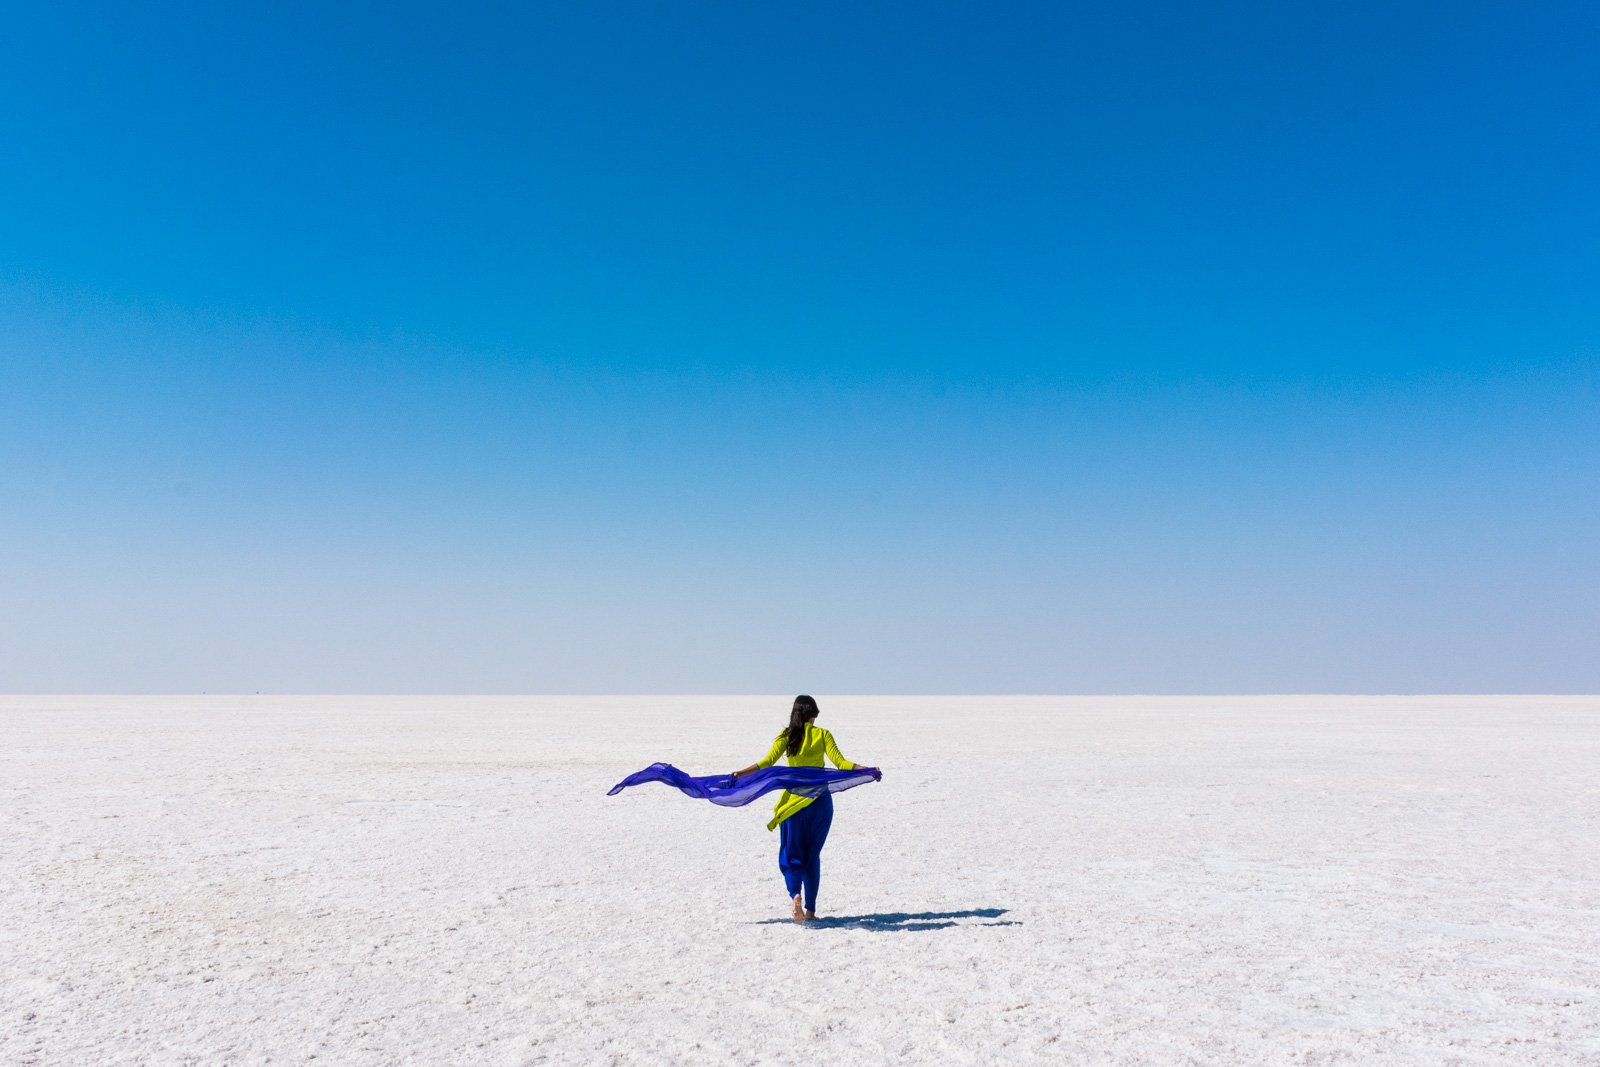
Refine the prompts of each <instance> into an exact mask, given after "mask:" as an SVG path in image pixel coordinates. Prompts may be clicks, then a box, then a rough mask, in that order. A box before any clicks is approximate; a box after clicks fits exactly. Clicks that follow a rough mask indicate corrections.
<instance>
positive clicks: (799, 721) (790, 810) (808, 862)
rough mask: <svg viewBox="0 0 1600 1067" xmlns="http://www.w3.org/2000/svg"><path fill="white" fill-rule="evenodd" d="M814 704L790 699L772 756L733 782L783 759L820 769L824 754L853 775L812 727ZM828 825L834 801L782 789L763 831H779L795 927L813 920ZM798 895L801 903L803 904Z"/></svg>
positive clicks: (738, 774)
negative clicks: (782, 756)
mask: <svg viewBox="0 0 1600 1067" xmlns="http://www.w3.org/2000/svg"><path fill="white" fill-rule="evenodd" d="M818 710H819V709H818V708H817V702H816V701H815V700H813V699H811V698H810V697H808V696H804V695H801V696H797V697H795V698H794V708H793V710H791V711H790V712H789V725H788V726H787V727H785V728H784V730H783V731H782V732H781V733H779V734H778V737H777V740H775V741H773V742H772V751H771V752H768V753H767V755H766V758H764V759H763V760H761V761H760V762H759V763H752V764H751V765H750V766H748V767H746V768H744V769H743V770H741V771H734V772H733V775H732V777H733V779H734V780H735V781H737V780H738V779H739V778H740V777H742V776H743V775H746V774H754V773H755V772H756V771H759V770H765V769H766V768H768V767H770V766H772V765H773V764H774V763H776V762H777V761H778V757H779V756H780V755H787V756H788V758H789V766H791V767H821V766H822V765H823V764H822V757H823V756H824V755H826V756H827V757H828V759H830V760H832V761H833V765H834V766H835V767H838V768H839V769H840V770H842V771H852V770H855V769H856V767H858V766H859V764H855V763H851V762H850V761H849V760H847V759H845V758H844V757H843V756H841V755H840V754H839V746H838V745H836V744H834V741H833V735H832V734H831V733H829V732H828V731H826V730H824V729H822V728H821V727H820V726H816V725H814V723H815V721H816V718H817V712H818ZM832 823H833V796H832V795H831V794H829V793H823V794H822V795H821V796H820V797H816V798H812V797H802V796H795V795H794V794H793V793H790V792H789V791H788V790H787V789H785V790H784V791H783V792H782V793H781V794H779V796H778V804H777V807H775V808H774V809H773V815H772V821H771V822H769V823H767V829H768V830H770V829H772V828H773V827H774V826H776V827H778V829H779V834H778V869H779V870H781V871H782V872H783V880H784V884H785V885H787V886H788V887H789V898H790V900H789V903H790V904H791V905H792V913H793V915H794V921H795V922H805V921H806V920H808V919H815V918H816V917H817V882H818V880H819V879H820V878H821V876H822V844H823V842H824V841H826V840H828V827H829V826H830V825H831V824H832ZM802 894H803V899H802Z"/></svg>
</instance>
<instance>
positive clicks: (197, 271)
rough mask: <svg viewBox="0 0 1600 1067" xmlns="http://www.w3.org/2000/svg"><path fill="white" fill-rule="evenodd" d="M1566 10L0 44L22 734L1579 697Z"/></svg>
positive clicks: (675, 8) (827, 19)
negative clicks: (286, 718)
mask: <svg viewBox="0 0 1600 1067" xmlns="http://www.w3.org/2000/svg"><path fill="white" fill-rule="evenodd" d="M1596 40H1600V8H1596V7H1595V6H1594V5H1592V4H1578V3H1572V4H1563V3H1551V4H1536V5H1515V4H1510V3H1503V4H1498V3H1497V4H1482V3H1451V4H1444V3H1437V4H1417V3H1399V4H1395V3H1386V4H1376V3H1356V4H1351V3H1343V4H1333V3H1295V4H1283V3H1270V4H1268V3H1240V4H1232V5H1223V6H1221V7H1219V6H1218V5H1207V4H1199V3H1141V2H1132V3H1117V4H1109V3H1105V4H1096V5H1084V4H1046V3H1042V2H1027V3H1000V4H994V3H990V4H934V5H926V4H923V5H912V4H878V3H865V4H862V3H856V4H850V5H843V4H805V5H802V4H795V3H742V4H720V3H703V4H685V3H642V4H640V3H613V4H593V3H584V4H579V3H566V2H563V3H538V4H465V5H427V4H383V5H378V4H338V3H335V4H319V5H311V4H293V3H281V2H280V3H272V4H258V3H241V4H230V5H214V4H206V5H202V4H198V3H171V4H154V3H145V4H133V5H110V4H83V3H72V2H66V3H53V4H48V5H47V4H42V3H34V2H25V3H20V4H13V5H8V6H7V7H6V9H5V10H4V11H3V12H0V608H3V610H0V691H20V692H33V691H55V692H62V691H67V692H190V691H211V692H217V691H235V692H238V691H244V692H255V691H258V690H259V691H266V692H548V693H561V692H595V693H618V692H764V693H770V692H796V691H802V690H804V691H812V692H817V693H821V694H826V693H838V692H856V693H889V692H896V693H900V692H903V693H926V692H954V693H963V692H968V693H971V692H991V693H1019V692H1063V693H1096V692H1102V693H1103V692H1143V693H1184V692H1196V693H1206V692H1212V693H1214V692H1241V693H1243V692H1596V691H1600V655H1596V649H1597V648H1600V196H1597V195H1596V190H1597V189H1600V64H1597V63H1595V62H1594V51H1593V50H1594V42H1595V41H1596Z"/></svg>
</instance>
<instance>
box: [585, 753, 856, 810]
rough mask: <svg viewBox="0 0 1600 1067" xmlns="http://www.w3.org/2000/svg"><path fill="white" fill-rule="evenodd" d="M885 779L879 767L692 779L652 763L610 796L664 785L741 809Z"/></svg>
mask: <svg viewBox="0 0 1600 1067" xmlns="http://www.w3.org/2000/svg"><path fill="white" fill-rule="evenodd" d="M882 778H883V772H882V771H880V770H878V768H876V767H856V768H855V769H854V770H848V771H830V770H826V769H825V768H822V767H768V768H767V769H766V770H764V771H756V772H755V773H754V774H747V775H745V776H744V777H743V778H734V777H733V775H731V774H713V775H709V776H708V777H705V778H691V777H689V775H687V774H684V773H683V772H682V771H680V770H678V768H676V767H674V766H673V765H672V764H670V763H652V764H650V766H648V767H646V768H645V769H644V770H642V771H639V772H637V773H635V774H630V775H628V777H626V778H624V779H623V780H622V781H620V782H618V783H617V784H616V785H614V786H612V787H611V792H609V793H607V794H606V796H608V797H614V796H616V795H617V794H618V793H620V792H622V791H623V790H624V789H626V788H628V787H629V786H630V785H643V784H644V783H646V782H660V783H662V784H663V785H670V786H672V787H674V788H676V789H677V790H678V791H679V792H681V793H683V795H684V796H690V797H694V798H695V799H696V800H709V801H711V803H713V804H721V805H722V806H723V807H725V808H739V807H743V806H744V805H746V804H748V803H750V802H751V801H752V800H755V799H756V798H757V797H760V796H764V795H765V794H767V793H770V792H772V791H773V790H774V789H787V790H788V791H789V792H791V793H793V794H794V795H795V796H800V797H820V796H822V795H823V794H824V793H840V792H843V791H844V790H846V789H854V788H855V787H856V786H858V785H865V784H867V783H868V782H876V781H879V780H880V779H882Z"/></svg>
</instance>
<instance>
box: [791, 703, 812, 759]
mask: <svg viewBox="0 0 1600 1067" xmlns="http://www.w3.org/2000/svg"><path fill="white" fill-rule="evenodd" d="M816 717H817V702H816V701H815V700H812V699H811V698H810V697H808V696H806V695H805V694H804V693H802V694H800V695H799V696H797V697H795V698H794V710H793V711H791V712H789V728H788V729H787V730H785V731H783V732H784V733H785V734H786V735H788V738H789V744H788V746H787V747H788V750H789V755H791V756H792V755H794V754H795V753H796V752H799V751H800V742H802V741H804V740H805V739H806V723H808V722H810V721H811V720H812V719H815V718H816Z"/></svg>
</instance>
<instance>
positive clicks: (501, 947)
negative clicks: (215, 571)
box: [0, 697, 1600, 1067]
mask: <svg viewBox="0 0 1600 1067" xmlns="http://www.w3.org/2000/svg"><path fill="white" fill-rule="evenodd" d="M786 704H787V700H786V699H785V698H782V697H750V698H729V697H709V698H683V697H670V698H638V697H630V698H548V697H547V698H432V697H430V698H308V697H300V698H278V697H271V698H269V697H251V698H238V697H232V698H223V697H208V698H200V697H183V698H159V697H149V698H106V697H94V698H66V697H50V698H45V697H10V698H0V730H3V733H0V790H3V792H0V797H3V811H0V815H3V822H0V854H3V862H0V880H3V884H0V892H3V899H4V914H3V920H0V1062H3V1063H5V1064H17V1065H21V1064H41V1065H43V1064H51V1065H56V1064H134V1063H137V1064H224V1063H228V1064H234V1063H236V1064H254V1063H309V1062H311V1061H313V1060H315V1061H317V1062H322V1063H333V1064H384V1065H387V1064H423V1065H443V1064H528V1063H550V1064H691V1063H692V1064H696V1065H715V1064H757V1063H777V1064H802V1063H804V1064H828V1065H843V1064H878V1063H983V1064H992V1063H1000V1064H1032V1063H1040V1064H1078V1063H1081V1064H1096V1065H1101V1064H1139V1065H1152V1064H1153V1065H1161V1064H1219V1065H1223V1064H1226V1065H1236V1064H1329V1063H1351V1064H1539V1065H1542V1067H1553V1065H1562V1064H1600V990H1597V984H1600V848H1597V846H1600V820H1597V811H1600V700H1596V699H1595V698H1560V697H1544V698H1461V697H1435V698H1348V697H1340V698H1329V697H1273V698H1265V697H1252V698H1204V699H1200V698H1185V699H1174V698H1160V699H1152V698H1116V699H1107V698H1099V699H1085V698H1078V699H1062V698H1034V697H1028V698H1020V697H1019V698H1013V697H1006V698H940V699H928V698H892V699H888V698H844V697H838V698H826V697H825V698H823V700H822V707H823V718H822V720H821V722H822V724H823V725H825V726H828V727H830V728H831V729H832V730H833V731H834V733H835V734H836V735H837V737H838V738H839V742H840V745H841V747H842V748H843V750H844V752H845V755H846V756H848V757H850V758H852V759H856V760H860V761H862V762H867V763H875V764H878V765H880V766H882V767H883V770H884V778H883V782H882V783H881V784H878V785H871V786H865V787H862V788H860V789H856V790H853V791H851V792H849V793H845V794H841V795H840V796H839V797H837V798H835V800H836V815H835V818H834V823H833V832H832V836H831V838H830V839H829V842H828V847H827V851H826V852H825V853H824V862H823V877H824V881H823V888H822V898H821V904H820V910H821V912H822V914H823V915H824V916H825V917H826V919H825V921H824V922H823V923H821V924H819V925H818V926H817V927H816V928H813V929H801V928H797V927H796V926H795V925H794V924H792V923H789V922H785V921H775V920H779V919H780V917H781V916H782V915H783V914H784V913H785V909H786V903H787V902H786V900H785V897H784V894H783V890H782V886H781V882H780V879H779V875H778V872H777V870H776V864H775V853H776V848H777V836H776V835H775V834H770V833H768V832H767V831H766V829H765V828H764V825H763V824H764V822H765V820H766V819H767V818H768V810H769V805H767V804H764V803H763V804H756V805H752V806H751V807H749V808H743V809H737V810H727V809H722V808H717V807H714V806H712V805H710V804H705V803H700V802H696V801H691V800H689V799H687V798H685V797H683V796H681V795H679V794H677V793H676V792H674V791H671V790H668V789H664V788H660V787H642V788H639V789H632V790H629V791H627V793H625V794H623V795H621V796H618V797H614V798H607V797H606V796H605V792H606V790H607V788H609V787H610V786H611V785H612V784H613V783H615V782H616V781H617V780H618V779H620V778H621V777H622V776H623V775H625V774H627V773H628V772H630V771H634V770H638V769H639V768H640V767H643V766H645V765H646V764H648V763H651V762H653V761H655V760H666V761H669V762H671V763H674V764H676V765H678V766H680V767H682V768H684V769H686V770H689V771H690V772H691V773H713V772H723V771H727V770H731V769H733V768H735V767H737V766H740V765H743V764H747V763H749V762H751V761H752V760H754V759H755V758H756V757H758V756H760V755H762V754H763V753H764V752H765V751H766V748H767V745H768V744H769V743H770V741H771V738H772V736H773V734H774V733H775V732H776V730H777V729H778V728H779V727H780V726H781V725H782V724H783V721H784V718H785V714H784V713H785V710H786Z"/></svg>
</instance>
